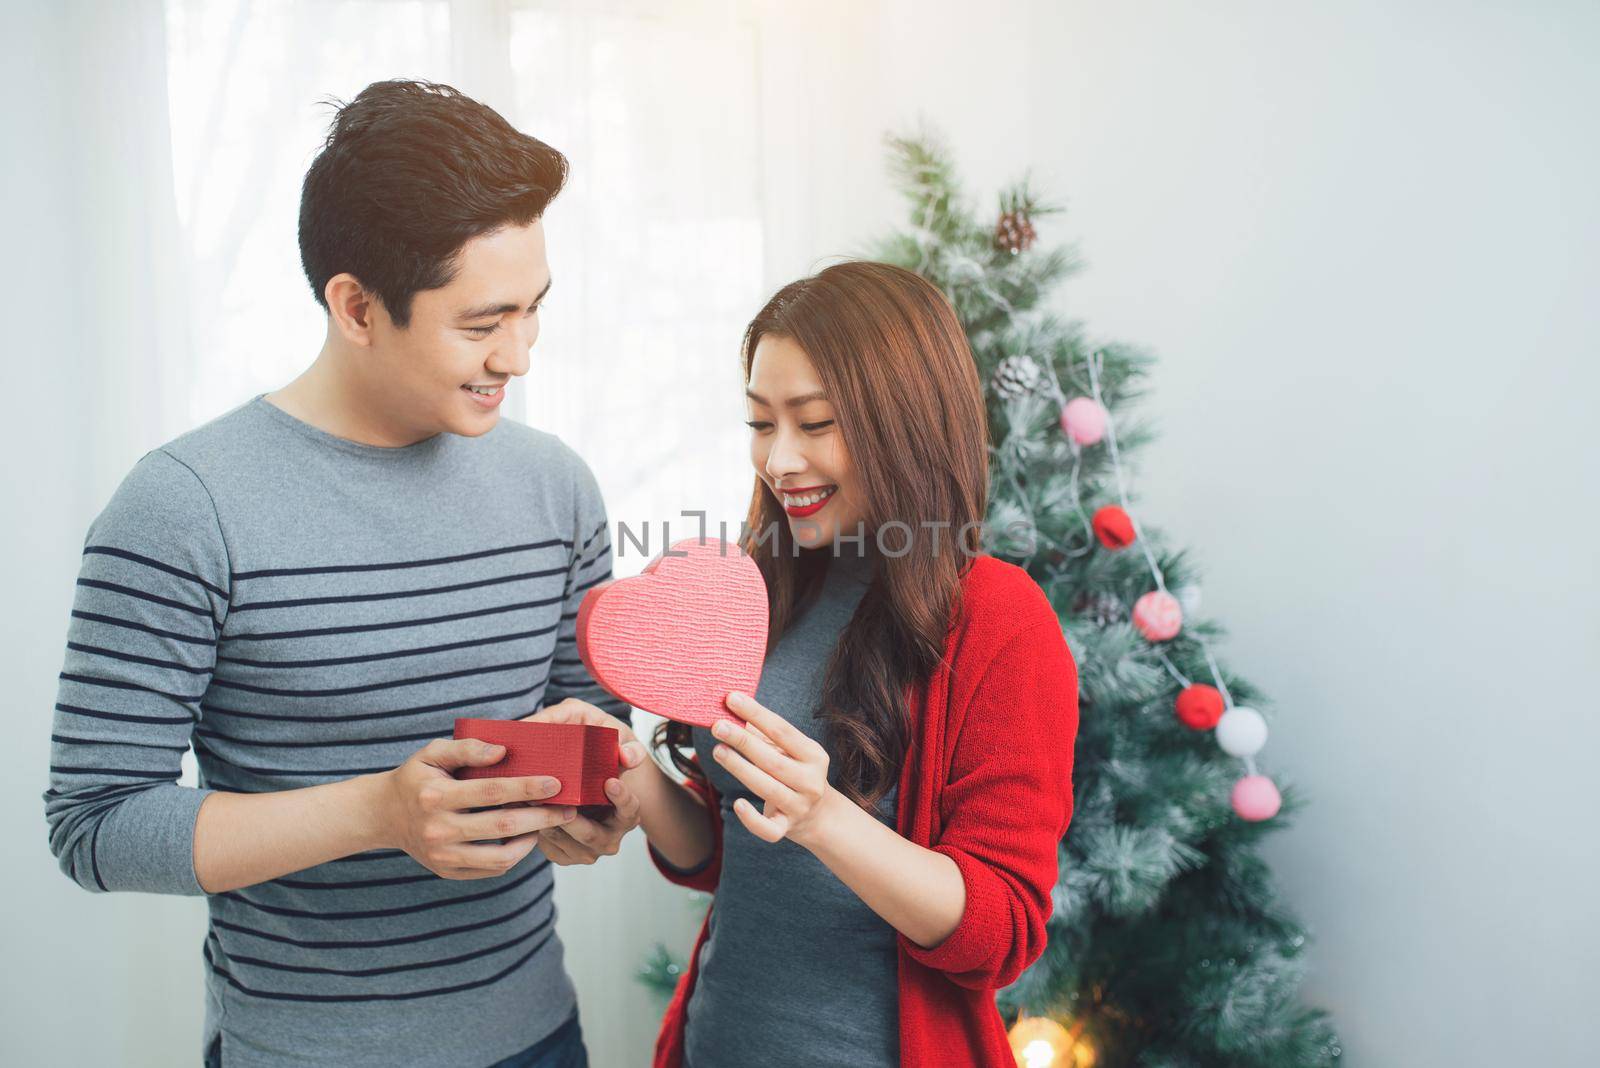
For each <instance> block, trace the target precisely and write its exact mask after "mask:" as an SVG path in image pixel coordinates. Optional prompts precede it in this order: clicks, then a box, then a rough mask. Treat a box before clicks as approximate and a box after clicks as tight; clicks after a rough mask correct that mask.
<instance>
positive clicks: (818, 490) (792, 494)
mask: <svg viewBox="0 0 1600 1068" xmlns="http://www.w3.org/2000/svg"><path fill="white" fill-rule="evenodd" d="M838 492H839V487H838V486H801V487H797V488H795V489H779V490H778V495H779V496H780V497H782V498H783V510H784V511H785V512H787V513H788V514H789V515H791V516H793V517H794V518H796V519H804V518H805V517H806V516H810V515H816V514H817V513H818V512H820V511H821V510H822V507H823V505H825V504H827V503H828V501H829V500H830V499H831V498H832V497H833V495H834V494H835V493H838Z"/></svg>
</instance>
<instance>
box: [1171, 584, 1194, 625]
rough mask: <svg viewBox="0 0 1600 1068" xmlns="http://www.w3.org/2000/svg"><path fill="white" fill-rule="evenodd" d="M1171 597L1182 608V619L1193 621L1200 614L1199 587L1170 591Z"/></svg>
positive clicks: (1186, 587)
mask: <svg viewBox="0 0 1600 1068" xmlns="http://www.w3.org/2000/svg"><path fill="white" fill-rule="evenodd" d="M1172 595H1173V596H1174V597H1176V598H1177V599H1178V603H1179V604H1180V605H1182V606H1183V618H1184V619H1193V618H1195V617H1196V616H1198V615H1199V614H1200V587H1199V586H1184V587H1182V588H1181V589H1176V590H1173V591H1172Z"/></svg>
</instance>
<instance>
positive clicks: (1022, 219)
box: [994, 211, 1039, 256]
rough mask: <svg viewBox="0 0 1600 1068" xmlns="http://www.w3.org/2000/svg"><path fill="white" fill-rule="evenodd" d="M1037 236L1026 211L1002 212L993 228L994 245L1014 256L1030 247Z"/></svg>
mask: <svg viewBox="0 0 1600 1068" xmlns="http://www.w3.org/2000/svg"><path fill="white" fill-rule="evenodd" d="M1038 236H1039V235H1038V233H1037V232H1035V231H1034V229H1033V220H1032V219H1029V218H1028V214H1027V212H1023V211H1007V212H1002V213H1001V215H1000V222H999V223H998V224H997V225H996V226H995V228H994V247H995V248H998V249H1000V250H1002V251H1004V252H1009V253H1011V254H1012V255H1013V256H1015V255H1018V254H1019V253H1023V252H1026V251H1028V250H1029V249H1030V248H1032V247H1033V243H1034V241H1035V240H1036V239H1037V238H1038Z"/></svg>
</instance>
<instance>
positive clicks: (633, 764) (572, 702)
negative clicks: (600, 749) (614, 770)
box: [526, 697, 650, 864]
mask: <svg viewBox="0 0 1600 1068" xmlns="http://www.w3.org/2000/svg"><path fill="white" fill-rule="evenodd" d="M526 722H530V723H586V724H588V725H589V726H591V727H615V728H616V729H617V731H618V733H619V734H620V735H621V737H620V738H618V739H617V741H618V744H619V746H620V747H621V753H622V767H623V772H622V777H620V778H614V779H607V780H606V796H607V797H608V798H610V799H611V804H612V805H613V806H614V807H613V808H612V811H611V814H610V815H608V816H607V817H605V818H604V819H590V818H588V817H587V816H582V815H580V816H577V817H575V818H574V819H571V820H569V821H567V822H566V823H564V824H563V825H562V826H560V827H556V828H553V829H552V830H550V831H547V832H546V833H544V834H542V835H540V836H539V849H540V851H541V852H543V853H544V855H545V856H547V857H549V858H550V859H551V861H553V862H554V863H556V864H593V863H594V862H595V861H596V860H599V859H600V858H601V857H603V856H604V857H609V856H615V855H616V852H617V850H618V849H619V848H620V847H621V844H622V839H623V837H624V836H626V835H627V833H628V832H629V831H631V830H633V829H634V828H635V827H637V826H639V799H638V797H637V796H635V794H634V792H633V791H632V790H630V789H629V788H628V784H627V781H626V780H627V779H628V778H629V777H630V776H631V775H632V774H633V773H634V772H635V771H637V770H638V769H640V768H641V767H643V765H645V764H647V763H649V759H650V758H649V755H648V754H647V753H646V752H645V748H644V744H643V743H642V742H640V741H639V739H638V738H636V737H635V736H634V733H633V730H632V728H630V727H629V726H628V725H627V724H626V723H624V722H622V721H621V720H620V719H617V718H616V717H615V716H612V715H608V714H607V713H605V712H604V711H602V710H601V709H598V708H596V707H595V706H594V705H591V704H589V703H588V702H587V701H579V700H577V699H576V698H572V697H569V698H567V699H566V700H565V701H562V702H561V703H560V704H554V705H550V706H548V707H546V708H542V709H540V710H539V711H538V712H536V713H534V714H533V715H531V716H528V717H526Z"/></svg>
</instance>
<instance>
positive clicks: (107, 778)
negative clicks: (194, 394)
mask: <svg viewBox="0 0 1600 1068" xmlns="http://www.w3.org/2000/svg"><path fill="white" fill-rule="evenodd" d="M610 574H611V540H610V538H609V537H608V535H607V525H606V517H605V510H604V506H603V505H602V503H601V498H600V493H599V490H598V488H597V486H596V485H595V481H594V477H593V475H592V474H591V473H590V472H589V469H588V468H587V467H586V466H585V465H584V463H583V461H582V460H581V459H579V458H578V456H577V455H576V454H575V453H573V452H572V450H570V449H569V448H567V447H566V446H565V445H563V444H562V443H561V442H560V441H559V440H558V439H557V438H555V437H553V436H552V435H550V434H546V433H543V432H541V431H537V430H532V429H530V428H528V427H526V426H523V425H521V424H518V423H514V422H510V421H506V420H502V421H501V422H500V423H499V424H498V425H496V426H495V427H494V429H492V430H490V431H489V432H488V433H487V434H484V435H483V436H481V437H477V438H468V437H460V436H457V435H453V434H440V435H437V436H435V437H432V438H429V439H427V440H426V441H421V442H418V443H416V444H414V445H409V446H406V447H404V448H380V447H377V446H372V445H362V444H359V443H356V442H352V441H347V440H345V439H342V438H337V437H334V436H332V435H329V434H327V433H324V432H323V431H321V430H318V429H316V428H315V427H312V426H310V425H308V424H306V423H303V422H301V421H299V420H297V419H295V418H294V417H292V416H290V415H289V414H288V413H286V412H284V411H282V410H281V409H279V408H277V407H274V406H273V405H271V404H269V403H267V402H266V401H265V400H263V399H261V398H260V397H257V398H256V399H254V400H252V401H250V402H248V403H246V404H244V405H241V406H240V407H239V408H236V409H234V410H233V411H232V412H229V413H228V414H227V415H224V416H222V417H220V418H219V419H216V420H214V421H212V422H211V423H208V424H206V425H205V426H202V427H200V428H199V429H197V430H194V431H192V432H190V433H188V434H185V435H183V436H182V437H180V438H178V439H176V440H175V441H173V442H171V443H169V444H168V445H165V446H163V447H161V448H159V449H156V450H154V451H152V452H150V453H148V454H147V455H146V456H144V457H143V458H142V459H141V460H140V461H139V463H138V464H137V465H135V467H134V469H133V471H132V472H131V473H130V474H129V475H128V477H127V478H126V479H125V480H124V481H123V483H122V485H121V486H120V487H119V488H118V489H117V491H116V494H115V495H114V496H113V497H112V499H111V502H110V503H109V504H108V505H107V506H106V508H105V510H104V511H103V512H101V513H100V515H99V517H98V518H96V519H95V521H94V523H93V525H92V526H91V527H90V528H89V534H88V538H87V540H86V542H85V548H84V555H83V562H82V565H81V570H80V577H79V579H78V584H77V592H76V598H75V601H74V605H73V611H72V618H71V621H70V624H69V627H68V634H67V638H68V641H67V652H66V662H65V667H64V668H63V670H62V673H61V682H60V688H59V695H58V697H57V702H58V703H57V704H56V707H55V726H54V735H53V742H52V745H51V754H50V759H51V768H50V788H49V789H48V790H47V791H46V792H45V795H44V800H45V811H46V816H47V819H48V822H49V829H50V847H51V849H52V851H53V852H54V853H55V855H56V857H57V858H59V860H60V862H61V869H62V871H64V872H66V873H67V874H68V875H69V876H70V877H71V878H72V879H74V880H75V881H76V882H77V883H78V884H79V885H80V886H82V887H84V888H85V889H87V890H90V891H94V892H104V891H109V890H139V891H145V892H149V893H164V894H191V895H196V894H200V893H202V890H201V889H200V885H199V883H198V882H197V881H196V878H195V873H194V861H193V848H194V827H195V815H196V812H197V811H198V810H199V807H200V803H201V801H202V800H203V799H204V797H205V796H206V794H207V793H209V792H211V791H212V790H230V791H239V792H247V793H256V792H265V791H269V790H289V789H296V788H299V787H303V786H309V785H312V784H315V783H322V782H330V781H334V780H338V779H344V778H349V777H351V776H353V775H357V774H361V773H365V772H375V771H383V770H387V769H389V768H393V767H395V766H396V765H398V764H400V763H401V762H403V761H404V760H405V759H406V758H407V757H409V756H410V755H411V754H412V753H415V752H416V751H417V750H418V749H420V748H421V747H422V746H424V745H426V744H427V742H428V740H429V739H432V738H439V737H449V736H450V734H451V729H452V726H453V723H454V720H455V718H456V717H457V716H479V717H486V718H499V719H512V718H518V717H522V716H526V715H529V714H531V713H532V712H534V711H536V710H538V708H539V707H540V706H542V705H544V704H547V703H550V702H553V701H557V700H560V699H561V698H562V697H564V696H576V697H581V698H583V699H584V700H588V701H593V702H595V703H597V704H600V705H602V706H603V707H606V708H607V709H608V710H610V711H612V712H614V713H617V714H621V715H626V714H627V709H626V706H623V705H621V704H620V703H619V702H617V701H615V700H613V699H611V698H610V697H608V696H606V695H605V694H604V693H603V691H601V690H600V689H599V688H598V687H597V686H596V685H595V684H594V682H593V680H591V679H590V678H589V676H588V674H587V672H586V671H585V670H584V668H583V666H582V663H581V662H580V661H579V659H578V656H577V651H576V648H575V640H574V633H575V630H576V623H575V620H576V615H577V610H578V604H579V602H580V601H581V599H582V597H583V593H584V591H585V590H587V589H588V588H589V587H591V586H593V585H595V584H596V583H598V582H600V581H602V580H604V579H606V578H607V577H609V576H610ZM191 745H192V746H193V748H194V751H195V754H196V757H197V761H198V765H199V771H200V782H201V786H200V787H199V788H198V789H197V788H192V787H186V786H180V785H178V783H177V782H176V779H177V777H178V770H179V764H178V762H179V758H180V757H181V756H182V754H183V753H184V751H185V750H187V749H188V748H189V747H190V746H191ZM551 886H552V884H551V870H550V866H549V864H548V862H547V861H546V860H545V858H544V856H543V854H541V853H539V852H538V851H535V852H533V853H532V854H531V855H530V856H528V857H527V858H526V859H524V860H523V861H522V863H520V864H518V865H517V866H516V867H515V868H513V869H512V870H511V871H510V872H508V873H507V874H505V875H504V876H500V877H496V878H490V879H475V880H451V879H441V878H439V877H438V876H436V875H434V874H433V873H432V872H430V871H428V870H427V869H426V868H423V867H422V866H421V865H420V864H418V863H417V862H416V861H414V860H412V859H411V858H410V857H409V856H407V855H406V854H405V853H403V852H401V851H400V850H393V849H391V850H379V851H375V852H370V853H363V854H359V855H356V856H351V857H347V858H345V859H343V860H338V861H334V862H331V863H328V864H323V865H319V866H317V867H315V868H311V869H308V870H306V871H301V872H296V873H294V874H293V875H290V876H286V877H284V878H281V879H274V880H271V881H270V882H266V883H260V884H257V885H255V886H250V887H246V888H244V889H241V890H237V891H232V892H228V893H222V894H216V895H211V896H209V897H208V898H207V904H208V906H209V911H210V928H209V931H208V933H207V936H206V940H205V945H204V947H203V956H204V960H205V963H204V964H203V965H201V966H202V967H204V968H205V972H206V991H207V999H206V1010H207V1011H206V1024H205V1034H204V1036H203V1038H202V1042H201V1047H202V1049H203V1048H204V1047H205V1046H207V1045H209V1044H210V1041H211V1039H212V1037H213V1036H214V1035H217V1034H218V1033H219V1032H220V1034H221V1039H222V1061H223V1063H224V1064H225V1065H227V1066H228V1068H242V1066H247V1065H273V1066H277V1065H284V1064H297V1065H311V1064H327V1065H338V1066H340V1068H360V1066H368V1065H370V1066H372V1068H389V1066H391V1065H395V1064H400V1063H405V1064H416V1065H451V1066H456V1065H465V1066H470V1065H475V1064H476V1065H488V1064H492V1063H493V1062H495V1061H497V1060H501V1059H503V1058H505V1057H507V1056H510V1055H511V1054H512V1053H515V1052H517V1051H519V1050H521V1049H524V1048H525V1047H527V1046H529V1045H532V1044H533V1043H535V1042H537V1041H538V1040H539V1039H541V1038H543V1037H544V1036H545V1035H547V1034H549V1033H550V1032H551V1031H553V1030H554V1029H555V1028H556V1027H558V1026H559V1025H560V1024H561V1023H562V1022H563V1021H564V1020H565V1019H566V1018H567V1017H568V1016H569V1015H570V1014H571V1013H572V1011H573V1008H574V1005H575V1003H576V995H575V993H574V990H573V986H572V983H571V981H570V980H569V979H568V977H567V974H566V970H565V968H564V967H563V965H562V950H561V942H560V940H559V939H557V938H556V937H555V933H554V929H553V924H554V919H555V911H554V908H553V907H552V905H551V900H550V891H551ZM196 948H200V947H196ZM75 951H77V952H80V953H82V954H84V955H85V956H86V963H87V964H88V965H89V966H91V967H92V966H94V962H93V960H92V959H90V958H92V955H93V953H94V947H93V946H90V945H82V946H78V947H76V950H75ZM173 951H174V952H188V951H189V950H185V949H183V948H181V947H178V948H175V949H174V950H173ZM201 955H202V954H197V955H196V956H197V957H199V956H201ZM197 963H199V962H198V960H197ZM196 1059H198V1058H196Z"/></svg>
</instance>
